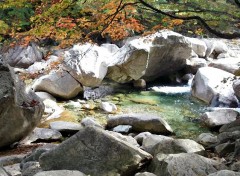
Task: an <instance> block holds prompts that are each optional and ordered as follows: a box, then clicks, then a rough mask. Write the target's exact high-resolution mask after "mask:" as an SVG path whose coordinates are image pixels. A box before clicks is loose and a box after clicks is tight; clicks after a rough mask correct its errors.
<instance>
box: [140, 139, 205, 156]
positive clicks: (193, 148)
mask: <svg viewBox="0 0 240 176" xmlns="http://www.w3.org/2000/svg"><path fill="white" fill-rule="evenodd" d="M145 145H146V144H145V143H144V145H143V146H142V148H143V149H145V148H144V147H145ZM145 150H146V151H147V152H149V153H150V154H152V155H153V156H155V155H157V154H158V153H164V154H176V153H198V154H204V153H205V149H204V147H203V146H202V145H200V144H198V143H196V142H195V141H193V140H190V139H170V140H169V139H164V140H161V141H159V142H158V143H156V144H155V145H151V147H149V146H148V147H147V148H146V149H145Z"/></svg>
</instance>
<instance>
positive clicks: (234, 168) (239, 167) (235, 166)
mask: <svg viewBox="0 0 240 176" xmlns="http://www.w3.org/2000/svg"><path fill="white" fill-rule="evenodd" d="M230 169H231V170H232V171H235V172H240V161H237V162H234V163H233V164H232V165H231V166H230Z"/></svg>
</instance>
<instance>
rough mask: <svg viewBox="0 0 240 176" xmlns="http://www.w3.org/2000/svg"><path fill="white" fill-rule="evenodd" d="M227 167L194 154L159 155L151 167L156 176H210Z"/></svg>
mask: <svg viewBox="0 0 240 176" xmlns="http://www.w3.org/2000/svg"><path fill="white" fill-rule="evenodd" d="M225 168H226V166H224V165H223V164H221V163H220V162H217V161H215V160H211V159H208V158H205V157H203V156H200V155H197V154H194V153H180V154H170V155H165V154H158V155H157V156H156V157H155V158H154V159H153V161H152V162H151V164H150V166H149V171H150V172H152V173H154V174H156V175H191V176H198V175H208V174H211V173H214V172H217V171H218V170H222V169H225Z"/></svg>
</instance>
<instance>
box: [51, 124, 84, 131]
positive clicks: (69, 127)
mask: <svg viewBox="0 0 240 176" xmlns="http://www.w3.org/2000/svg"><path fill="white" fill-rule="evenodd" d="M50 128H51V129H53V130H57V131H60V132H71V131H72V132H76V131H79V130H80V129H82V128H83V127H82V125H81V124H78V123H74V122H65V121H55V122H51V123H50Z"/></svg>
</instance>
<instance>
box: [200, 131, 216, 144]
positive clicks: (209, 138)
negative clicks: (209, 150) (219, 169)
mask: <svg viewBox="0 0 240 176" xmlns="http://www.w3.org/2000/svg"><path fill="white" fill-rule="evenodd" d="M197 142H198V143H200V144H202V145H204V146H206V147H207V146H211V145H213V144H216V143H217V142H218V141H217V136H215V135H213V134H212V133H202V134H200V135H199V136H198V138H197Z"/></svg>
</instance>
